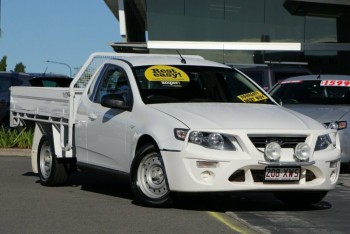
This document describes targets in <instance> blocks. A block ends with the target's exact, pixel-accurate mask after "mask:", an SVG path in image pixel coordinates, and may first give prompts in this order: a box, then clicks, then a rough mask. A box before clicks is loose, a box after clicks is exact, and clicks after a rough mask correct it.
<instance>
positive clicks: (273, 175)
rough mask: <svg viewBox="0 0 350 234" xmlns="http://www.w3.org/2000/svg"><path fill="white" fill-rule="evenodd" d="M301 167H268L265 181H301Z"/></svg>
mask: <svg viewBox="0 0 350 234" xmlns="http://www.w3.org/2000/svg"><path fill="white" fill-rule="evenodd" d="M300 172H301V168H300V167H266V168H265V181H299V180H300Z"/></svg>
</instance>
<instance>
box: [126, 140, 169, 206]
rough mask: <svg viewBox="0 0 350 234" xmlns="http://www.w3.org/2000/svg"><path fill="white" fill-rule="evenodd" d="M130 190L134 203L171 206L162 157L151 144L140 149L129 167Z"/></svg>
mask: <svg viewBox="0 0 350 234" xmlns="http://www.w3.org/2000/svg"><path fill="white" fill-rule="evenodd" d="M131 188H132V191H133V194H134V196H135V199H136V201H138V202H139V203H141V204H142V205H145V206H153V207H168V206H170V205H171V204H172V199H171V197H170V191H169V186H168V182H167V178H166V173H165V168H164V164H163V160H162V156H161V154H160V152H159V150H158V149H157V147H155V146H154V145H153V144H146V145H144V146H143V147H141V148H140V149H139V150H138V151H137V152H136V156H135V160H134V162H133V163H132V166H131Z"/></svg>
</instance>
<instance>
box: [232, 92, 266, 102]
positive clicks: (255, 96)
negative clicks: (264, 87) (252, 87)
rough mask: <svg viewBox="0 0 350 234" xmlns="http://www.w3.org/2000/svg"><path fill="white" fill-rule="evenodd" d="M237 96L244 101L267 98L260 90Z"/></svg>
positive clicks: (257, 100)
mask: <svg viewBox="0 0 350 234" xmlns="http://www.w3.org/2000/svg"><path fill="white" fill-rule="evenodd" d="M237 97H238V98H239V99H241V100H242V101H243V102H245V103H248V102H259V101H262V100H266V99H267V97H266V96H265V95H264V94H262V93H261V92H260V91H255V92H250V93H245V94H242V95H239V96H237Z"/></svg>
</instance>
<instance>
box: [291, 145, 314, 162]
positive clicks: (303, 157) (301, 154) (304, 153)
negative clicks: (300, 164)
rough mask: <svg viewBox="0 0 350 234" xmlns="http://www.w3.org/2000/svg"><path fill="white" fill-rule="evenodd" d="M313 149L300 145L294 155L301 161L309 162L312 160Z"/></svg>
mask: <svg viewBox="0 0 350 234" xmlns="http://www.w3.org/2000/svg"><path fill="white" fill-rule="evenodd" d="M310 154H311V149H310V146H309V145H308V144H306V143H299V144H297V146H296V147H295V150H294V155H295V157H296V158H297V159H298V160H300V161H307V160H308V159H309V158H310Z"/></svg>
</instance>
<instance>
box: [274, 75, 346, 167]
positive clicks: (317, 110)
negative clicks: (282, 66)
mask: <svg viewBox="0 0 350 234" xmlns="http://www.w3.org/2000/svg"><path fill="white" fill-rule="evenodd" d="M269 93H270V95H271V96H273V97H274V98H275V99H276V101H279V102H281V103H282V105H283V106H284V107H286V108H289V109H291V110H294V111H297V112H300V113H302V114H304V115H307V116H309V117H311V118H313V119H316V120H317V121H319V122H320V123H322V124H323V125H324V126H325V127H327V128H331V129H337V130H338V134H339V138H340V145H341V162H342V166H344V168H345V169H348V168H349V162H350V144H349V142H350V128H348V123H350V76H347V75H330V74H325V75H307V76H296V77H291V78H288V79H285V80H284V81H282V82H280V83H279V84H276V85H275V86H274V87H273V88H272V89H271V90H270V91H269Z"/></svg>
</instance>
